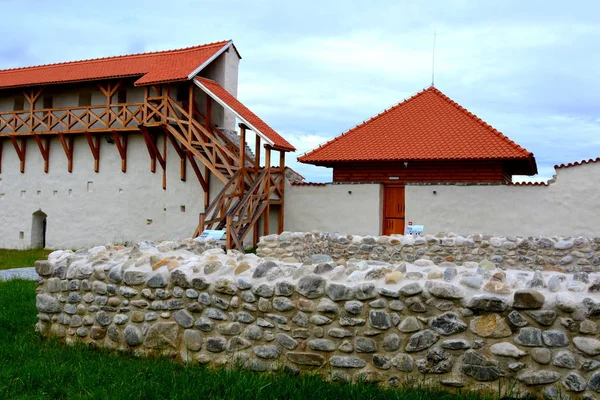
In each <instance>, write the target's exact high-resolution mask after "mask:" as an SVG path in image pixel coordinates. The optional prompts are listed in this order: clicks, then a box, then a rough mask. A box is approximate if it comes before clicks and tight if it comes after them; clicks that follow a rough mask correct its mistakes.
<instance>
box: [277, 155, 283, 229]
mask: <svg viewBox="0 0 600 400" xmlns="http://www.w3.org/2000/svg"><path fill="white" fill-rule="evenodd" d="M279 169H280V170H281V180H280V181H279V191H280V193H281V199H280V201H281V203H280V206H279V215H278V216H277V217H278V219H277V222H278V224H277V225H278V226H277V231H278V233H280V234H281V232H283V223H284V220H283V216H284V215H283V206H284V201H283V199H284V196H283V191H284V190H285V151H283V150H279Z"/></svg>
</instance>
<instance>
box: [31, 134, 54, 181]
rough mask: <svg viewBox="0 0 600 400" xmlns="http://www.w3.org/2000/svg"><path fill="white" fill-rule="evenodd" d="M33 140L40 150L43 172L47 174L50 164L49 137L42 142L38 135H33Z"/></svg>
mask: <svg viewBox="0 0 600 400" xmlns="http://www.w3.org/2000/svg"><path fill="white" fill-rule="evenodd" d="M33 138H34V139H35V142H36V143H37V145H38V148H39V149H40V153H41V154H42V158H43V159H44V172H45V173H48V169H49V164H50V137H49V136H46V137H44V139H43V140H42V138H40V136H39V135H34V136H33ZM44 143H45V145H44Z"/></svg>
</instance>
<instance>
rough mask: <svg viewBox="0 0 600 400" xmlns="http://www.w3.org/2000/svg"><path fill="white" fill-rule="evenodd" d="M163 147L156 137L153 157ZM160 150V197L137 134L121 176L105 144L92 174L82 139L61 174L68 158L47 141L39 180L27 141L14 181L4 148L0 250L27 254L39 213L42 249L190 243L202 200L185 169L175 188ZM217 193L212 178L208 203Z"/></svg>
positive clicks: (172, 155)
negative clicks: (43, 226) (46, 164)
mask: <svg viewBox="0 0 600 400" xmlns="http://www.w3.org/2000/svg"><path fill="white" fill-rule="evenodd" d="M162 143H163V136H159V137H158V139H157V144H158V146H159V148H160V149H162V145H163V144H162ZM167 149H168V150H167V189H166V190H163V189H162V175H163V171H162V168H161V167H160V165H159V164H158V162H157V166H156V173H154V174H153V173H151V172H150V158H149V156H148V151H147V149H146V145H145V143H144V141H143V139H142V136H141V135H139V134H130V136H129V145H128V151H127V155H128V157H127V172H126V173H123V172H121V158H120V156H119V153H118V151H117V148H116V145H114V144H109V143H107V142H106V141H105V140H104V138H102V141H101V149H100V153H101V157H100V170H99V172H98V173H95V172H94V168H93V166H94V160H93V157H92V155H91V151H90V149H89V146H88V144H87V142H86V139H85V138H84V137H77V138H76V139H75V152H74V153H75V154H74V162H73V173H69V172H68V171H67V158H66V156H65V154H64V151H63V149H62V147H61V144H60V142H59V141H58V139H57V138H53V139H52V140H51V147H50V170H49V173H48V174H46V173H44V171H43V159H42V157H41V156H40V153H39V150H38V148H37V145H36V143H35V142H34V141H33V140H32V139H30V140H28V142H27V160H26V169H25V173H24V174H21V173H20V171H19V159H18V157H17V155H16V152H15V151H14V149H13V148H12V145H11V143H10V141H7V140H5V141H4V152H3V157H2V173H1V174H0V248H26V247H29V246H30V244H31V227H32V214H33V213H35V212H36V211H38V210H41V211H43V212H44V213H46V214H47V216H48V217H47V232H46V247H48V248H79V247H88V246H94V245H99V244H105V243H109V242H113V243H114V242H117V243H119V242H131V241H140V240H163V239H165V240H166V239H174V238H184V237H189V236H191V235H192V234H193V233H194V230H195V228H196V226H197V224H198V215H199V213H200V212H202V211H203V209H204V192H203V190H202V187H201V186H200V184H199V182H198V179H197V178H196V176H195V174H194V171H193V170H192V168H191V166H190V165H189V164H188V165H187V181H186V182H182V181H181V180H180V158H179V156H178V155H177V153H176V152H175V150H174V149H173V147H172V146H171V144H170V143H169V144H168V146H167ZM201 170H202V171H203V170H204V168H203V166H201ZM222 186H223V184H222V183H221V182H220V181H218V180H217V179H215V178H214V176H213V179H211V190H210V191H211V196H213V197H214V195H215V194H216V193H218V191H219V190H220V188H221V187H222ZM211 198H212V197H211ZM182 206H184V207H185V211H183V209H182ZM20 232H23V239H20Z"/></svg>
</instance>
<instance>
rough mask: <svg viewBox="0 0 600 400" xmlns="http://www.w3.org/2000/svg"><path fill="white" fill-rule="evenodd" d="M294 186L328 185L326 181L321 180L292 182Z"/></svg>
mask: <svg viewBox="0 0 600 400" xmlns="http://www.w3.org/2000/svg"><path fill="white" fill-rule="evenodd" d="M291 185H292V186H327V184H326V183H321V182H292V183H291Z"/></svg>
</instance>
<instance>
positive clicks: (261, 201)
mask: <svg viewBox="0 0 600 400" xmlns="http://www.w3.org/2000/svg"><path fill="white" fill-rule="evenodd" d="M270 179H271V177H270V173H269V169H268V168H265V169H263V171H262V172H261V173H260V174H259V176H258V178H257V179H256V181H255V182H254V184H253V185H252V186H251V187H250V189H248V191H247V192H246V194H245V195H244V197H242V198H241V199H240V200H239V201H238V202H237V204H236V205H235V207H233V208H232V209H231V210H229V212H228V213H227V217H226V228H227V229H226V235H227V248H228V249H231V248H233V247H234V246H235V247H236V248H237V249H238V250H240V251H244V244H243V243H244V238H245V237H246V235H247V234H248V232H250V228H252V227H253V226H255V223H256V221H258V218H260V216H261V215H262V213H263V211H264V210H265V209H266V207H267V205H268V204H269V199H270V194H271V192H270V190H269V181H270ZM255 228H257V227H256V226H255Z"/></svg>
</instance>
